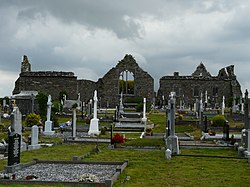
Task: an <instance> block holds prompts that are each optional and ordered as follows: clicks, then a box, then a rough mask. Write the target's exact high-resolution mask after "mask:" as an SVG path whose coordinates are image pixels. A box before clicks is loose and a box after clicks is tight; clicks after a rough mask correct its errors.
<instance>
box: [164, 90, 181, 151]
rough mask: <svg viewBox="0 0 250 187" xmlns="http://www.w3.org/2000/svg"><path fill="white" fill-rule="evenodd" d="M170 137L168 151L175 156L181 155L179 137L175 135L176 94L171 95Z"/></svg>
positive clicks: (167, 142)
mask: <svg viewBox="0 0 250 187" xmlns="http://www.w3.org/2000/svg"><path fill="white" fill-rule="evenodd" d="M169 103H170V110H169V112H170V115H169V117H170V136H168V138H167V141H166V144H167V145H166V146H167V149H170V150H171V153H173V154H179V152H180V151H179V142H178V137H177V136H176V135H175V92H171V94H170V99H169Z"/></svg>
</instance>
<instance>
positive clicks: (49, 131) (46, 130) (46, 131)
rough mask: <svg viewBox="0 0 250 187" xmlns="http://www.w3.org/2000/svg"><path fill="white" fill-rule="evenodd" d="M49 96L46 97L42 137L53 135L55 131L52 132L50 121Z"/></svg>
mask: <svg viewBox="0 0 250 187" xmlns="http://www.w3.org/2000/svg"><path fill="white" fill-rule="evenodd" d="M51 106H52V102H51V95H49V96H48V102H47V121H45V128H44V132H43V134H44V135H53V134H54V133H55V131H52V121H50V117H51Z"/></svg>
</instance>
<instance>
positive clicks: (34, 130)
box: [28, 125, 41, 150]
mask: <svg viewBox="0 0 250 187" xmlns="http://www.w3.org/2000/svg"><path fill="white" fill-rule="evenodd" d="M38 131H39V129H38V126H37V125H33V126H32V127H31V145H29V146H28V149H29V150H32V149H40V148H41V145H40V144H38Z"/></svg>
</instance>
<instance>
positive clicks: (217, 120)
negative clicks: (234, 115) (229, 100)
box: [212, 115, 226, 127]
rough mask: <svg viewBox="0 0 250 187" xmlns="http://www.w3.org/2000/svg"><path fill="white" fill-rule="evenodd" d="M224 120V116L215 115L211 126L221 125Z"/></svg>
mask: <svg viewBox="0 0 250 187" xmlns="http://www.w3.org/2000/svg"><path fill="white" fill-rule="evenodd" d="M225 122H226V118H225V117H224V116H223V115H216V116H214V117H213V118H212V126H214V127H222V126H223V125H224V124H225Z"/></svg>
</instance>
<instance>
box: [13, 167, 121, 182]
mask: <svg viewBox="0 0 250 187" xmlns="http://www.w3.org/2000/svg"><path fill="white" fill-rule="evenodd" d="M116 168H117V165H100V164H48V163H46V164H45V163H38V164H35V165H32V166H29V167H27V168H23V169H22V170H19V171H16V172H15V175H16V180H26V178H27V176H34V178H36V179H34V180H39V181H59V182H60V181H61V182H78V178H79V176H81V175H83V174H85V173H88V174H92V175H95V176H96V177H97V178H98V179H99V180H100V182H105V179H110V178H111V177H112V176H113V175H114V173H115V172H116Z"/></svg>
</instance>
